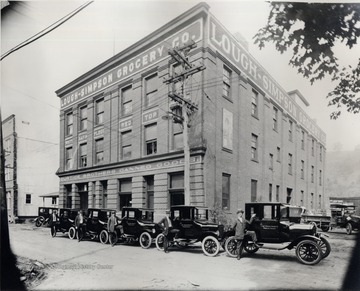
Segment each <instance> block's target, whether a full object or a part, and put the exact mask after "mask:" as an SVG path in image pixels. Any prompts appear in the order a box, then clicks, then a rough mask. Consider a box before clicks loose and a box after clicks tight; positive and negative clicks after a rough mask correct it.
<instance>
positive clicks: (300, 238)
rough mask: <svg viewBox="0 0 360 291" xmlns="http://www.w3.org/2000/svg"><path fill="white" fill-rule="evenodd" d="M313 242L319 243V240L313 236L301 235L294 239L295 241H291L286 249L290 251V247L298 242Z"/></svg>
mask: <svg viewBox="0 0 360 291" xmlns="http://www.w3.org/2000/svg"><path fill="white" fill-rule="evenodd" d="M307 239H309V240H313V241H316V242H320V241H321V239H320V238H318V237H316V236H314V235H302V236H300V237H298V238H296V239H295V240H293V241H292V242H291V243H290V244H289V245H288V249H291V248H292V247H294V246H296V245H297V244H298V243H299V242H301V241H303V240H307Z"/></svg>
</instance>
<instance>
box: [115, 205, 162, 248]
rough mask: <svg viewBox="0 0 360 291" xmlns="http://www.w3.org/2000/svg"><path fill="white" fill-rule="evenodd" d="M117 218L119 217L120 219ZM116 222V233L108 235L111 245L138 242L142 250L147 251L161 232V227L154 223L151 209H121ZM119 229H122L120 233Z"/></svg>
mask: <svg viewBox="0 0 360 291" xmlns="http://www.w3.org/2000/svg"><path fill="white" fill-rule="evenodd" d="M118 216H121V219H120V218H119V217H118ZM117 220H118V225H117V226H116V229H115V230H116V231H115V232H114V233H110V234H109V241H110V243H111V244H112V245H115V244H116V243H117V242H125V243H135V242H139V243H140V245H141V247H142V248H144V249H147V248H149V247H150V246H151V244H152V242H153V240H154V239H155V238H156V236H157V235H158V234H159V233H160V232H161V227H160V226H159V225H158V224H156V223H154V210H153V209H145V208H135V207H123V208H122V211H121V213H120V214H119V215H117ZM120 228H122V229H123V232H122V233H121V231H120Z"/></svg>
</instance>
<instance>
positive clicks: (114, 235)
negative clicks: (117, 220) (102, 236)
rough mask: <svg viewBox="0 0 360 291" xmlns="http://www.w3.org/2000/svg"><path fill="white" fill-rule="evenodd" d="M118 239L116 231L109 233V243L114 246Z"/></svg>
mask: <svg viewBox="0 0 360 291" xmlns="http://www.w3.org/2000/svg"><path fill="white" fill-rule="evenodd" d="M117 241H118V235H117V233H116V231H112V232H110V233H109V243H110V244H111V245H112V246H114V245H116V243H117Z"/></svg>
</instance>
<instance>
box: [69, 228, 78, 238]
mask: <svg viewBox="0 0 360 291" xmlns="http://www.w3.org/2000/svg"><path fill="white" fill-rule="evenodd" d="M68 236H69V239H74V238H75V236H76V230H75V227H73V226H72V227H70V228H69V232H68Z"/></svg>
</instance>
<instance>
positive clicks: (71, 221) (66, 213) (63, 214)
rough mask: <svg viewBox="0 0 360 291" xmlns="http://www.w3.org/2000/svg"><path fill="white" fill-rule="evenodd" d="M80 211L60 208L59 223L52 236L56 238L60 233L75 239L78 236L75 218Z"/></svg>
mask: <svg viewBox="0 0 360 291" xmlns="http://www.w3.org/2000/svg"><path fill="white" fill-rule="evenodd" d="M78 211H79V210H78V209H70V208H60V209H59V213H58V216H59V222H58V223H56V225H55V231H54V232H53V233H52V236H56V234H57V233H58V232H62V233H63V234H65V233H67V234H68V236H69V238H70V239H74V238H75V235H76V231H75V217H76V215H77V213H78Z"/></svg>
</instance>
